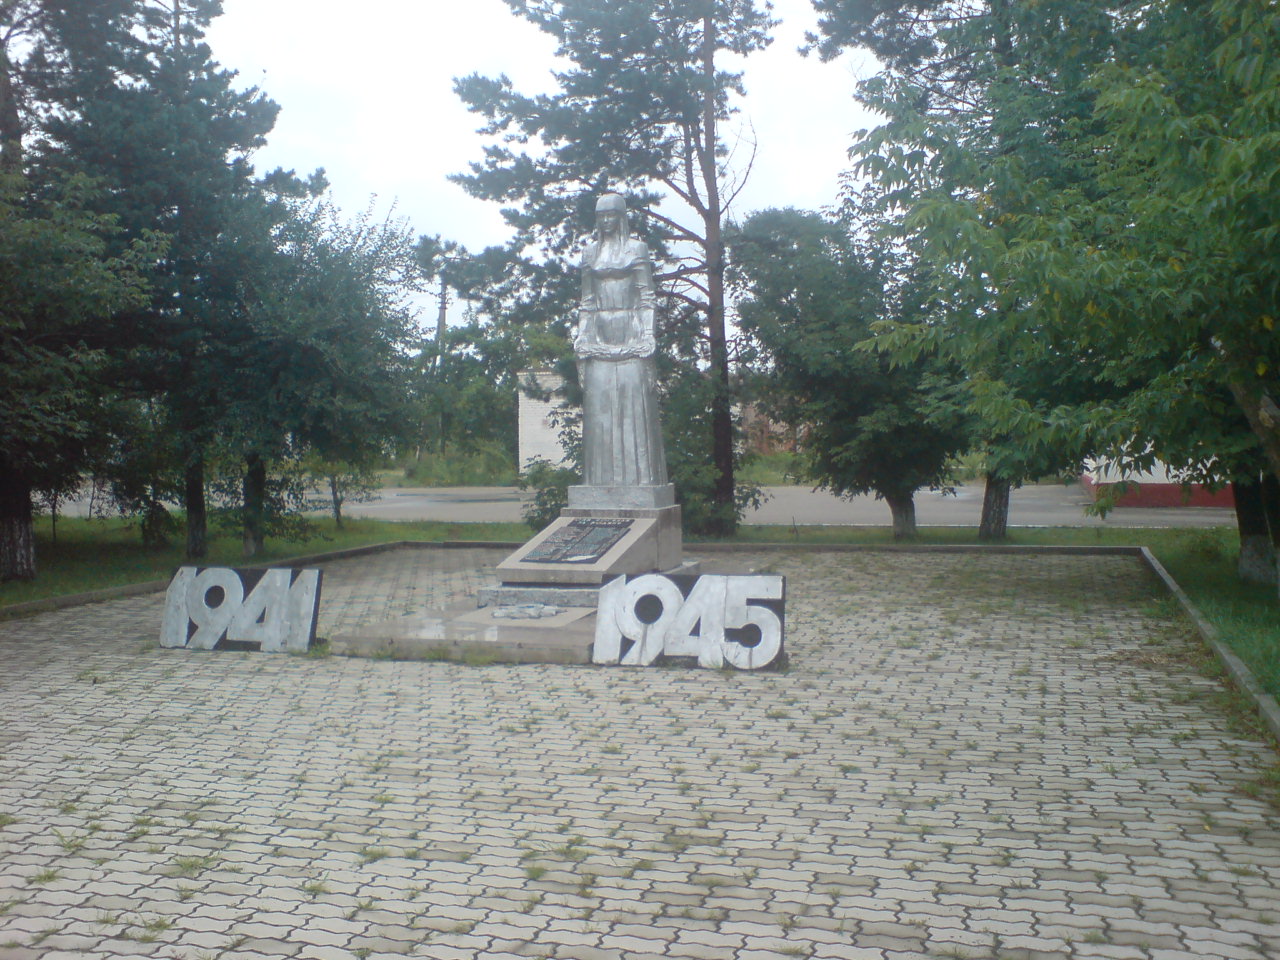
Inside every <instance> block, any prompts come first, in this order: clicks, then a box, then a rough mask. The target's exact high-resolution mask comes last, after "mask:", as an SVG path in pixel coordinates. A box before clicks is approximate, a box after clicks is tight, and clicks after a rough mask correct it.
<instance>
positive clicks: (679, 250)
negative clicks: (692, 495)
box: [456, 0, 771, 532]
mask: <svg viewBox="0 0 1280 960" xmlns="http://www.w3.org/2000/svg"><path fill="white" fill-rule="evenodd" d="M506 2H507V4H508V6H510V7H511V9H512V11H513V12H515V13H516V14H518V15H520V16H523V17H525V18H526V19H527V20H529V21H530V22H531V23H533V24H534V25H536V26H537V27H538V28H539V29H541V30H543V31H545V32H547V33H549V34H550V35H552V36H553V37H555V38H556V40H557V41H558V44H559V46H558V50H557V53H558V54H559V56H561V57H562V58H564V59H565V60H566V61H568V63H569V64H570V65H569V66H568V67H567V68H566V69H564V70H562V71H560V72H558V73H557V74H556V79H557V81H558V89H557V90H556V91H555V92H553V93H550V94H544V95H538V96H526V95H524V94H521V93H519V92H517V91H516V90H515V89H514V88H513V86H512V84H511V82H510V81H509V80H508V79H507V78H506V77H498V78H486V77H481V76H470V77H466V78H463V79H461V80H459V81H458V82H457V84H456V89H457V92H458V94H459V95H460V96H461V97H462V99H463V101H464V102H465V103H466V104H467V106H468V107H469V108H470V109H471V110H473V111H474V112H476V113H479V114H481V115H482V116H484V117H485V118H486V120H487V124H486V126H485V127H484V128H483V130H484V132H486V133H489V134H492V135H493V136H494V137H495V138H497V142H496V143H495V144H494V145H492V146H490V147H487V148H486V155H485V159H484V160H483V161H482V162H479V163H476V164H473V165H472V170H471V172H470V173H469V174H465V175H462V176H459V177H458V178H457V179H458V181H459V182H461V183H462V184H463V185H464V186H465V187H466V188H467V189H468V190H469V191H470V192H472V193H473V194H474V195H476V196H478V197H482V198H484V199H489V200H496V201H501V202H504V203H508V204H511V205H512V206H510V207H508V208H507V209H505V210H504V215H505V216H506V218H507V220H508V222H509V223H510V224H511V225H512V226H513V227H514V228H515V229H516V231H517V246H518V247H527V246H540V247H541V248H542V249H543V250H544V251H545V252H546V253H548V254H550V255H552V256H557V257H561V258H563V257H567V256H568V255H569V254H570V253H571V251H572V249H573V247H574V245H575V243H576V242H577V240H578V238H579V237H580V236H581V234H582V232H583V231H584V228H585V227H586V225H588V224H589V223H590V222H591V218H592V206H593V204H594V202H595V198H596V196H597V195H599V194H600V193H602V192H604V191H606V190H618V191H620V192H623V193H626V194H628V195H629V197H630V198H631V201H632V204H631V205H632V208H633V210H636V211H637V212H642V213H643V214H644V216H645V217H646V218H647V220H648V224H647V228H648V229H647V233H648V237H647V239H648V240H649V241H650V245H651V246H652V247H653V248H654V249H655V251H656V253H657V255H658V256H659V258H660V259H661V261H662V264H661V269H660V271H659V276H658V279H659V282H660V283H661V284H662V286H663V288H664V292H665V293H666V294H667V295H668V296H669V297H671V298H673V299H675V300H676V301H678V302H679V304H681V305H682V306H683V307H684V308H686V309H687V311H689V312H691V313H692V314H693V315H694V316H696V317H697V318H698V320H699V327H700V329H701V337H702V340H701V353H702V357H703V360H704V362H705V363H706V364H707V365H708V366H709V370H710V378H711V379H710V382H711V388H710V390H708V391H707V394H708V399H709V404H710V409H709V419H710V421H711V428H712V429H711V445H712V458H713V461H714V468H715V470H714V472H715V476H714V485H713V491H712V500H713V502H714V505H715V516H714V518H713V520H712V523H711V527H712V528H713V529H715V530H717V531H719V532H727V531H729V530H731V529H732V528H733V527H734V525H735V523H736V511H735V508H734V454H733V423H732V417H731V411H730V406H731V389H730V371H729V363H730V356H729V343H728V338H727V336H726V329H725V296H724V240H723V235H722V231H723V222H724V219H725V211H726V209H727V207H728V205H729V204H730V202H731V201H732V199H733V196H734V193H735V190H736V186H735V185H734V184H733V183H732V182H731V181H730V179H729V178H730V166H731V164H730V159H731V158H730V155H729V154H730V151H729V150H728V148H727V146H726V138H725V134H724V129H723V127H724V124H725V122H726V121H727V120H728V118H729V116H730V114H731V112H732V107H731V101H732V98H733V97H734V96H735V95H737V94H740V93H741V92H742V84H741V76H740V74H738V73H734V72H731V71H728V70H726V69H725V68H724V66H723V61H724V58H725V55H726V54H738V55H746V54H749V53H751V52H753V51H755V50H758V49H760V48H762V47H764V46H765V45H766V44H767V43H768V42H769V35H768V31H769V28H770V26H771V21H770V19H769V17H768V11H769V5H768V4H767V3H764V4H757V3H755V2H754V0H618V2H614V3H607V4H602V3H599V2H598V0H506Z"/></svg>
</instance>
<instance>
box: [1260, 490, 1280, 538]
mask: <svg viewBox="0 0 1280 960" xmlns="http://www.w3.org/2000/svg"><path fill="white" fill-rule="evenodd" d="M1262 510H1263V512H1264V513H1265V514H1266V515H1267V529H1268V530H1270V531H1271V546H1272V547H1273V548H1274V549H1275V551H1276V554H1277V556H1280V480H1277V479H1276V475H1275V474H1274V473H1271V472H1270V471H1267V470H1264V471H1263V472H1262Z"/></svg>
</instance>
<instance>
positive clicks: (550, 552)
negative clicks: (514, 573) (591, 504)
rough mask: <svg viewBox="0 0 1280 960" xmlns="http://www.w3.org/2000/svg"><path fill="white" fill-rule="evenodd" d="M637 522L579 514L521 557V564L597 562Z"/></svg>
mask: <svg viewBox="0 0 1280 960" xmlns="http://www.w3.org/2000/svg"><path fill="white" fill-rule="evenodd" d="M634 522H635V521H633V520H622V519H607V518H604V517H579V518H578V519H576V520H573V521H571V522H570V523H568V524H566V525H565V526H563V527H561V528H560V529H559V530H557V531H555V532H554V533H553V534H552V535H551V536H549V537H548V538H547V539H546V540H544V541H543V542H542V543H540V544H538V546H537V547H535V548H534V549H533V550H531V551H530V552H529V553H527V554H525V555H524V557H522V558H521V562H522V563H597V562H599V561H600V559H601V558H603V557H604V555H605V554H606V553H608V552H609V551H610V550H611V549H613V547H614V546H615V545H617V543H618V541H620V540H621V539H622V538H623V537H625V536H626V535H627V533H628V532H629V531H630V530H631V525H632V523H634Z"/></svg>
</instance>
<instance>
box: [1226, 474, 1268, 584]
mask: <svg viewBox="0 0 1280 960" xmlns="http://www.w3.org/2000/svg"><path fill="white" fill-rule="evenodd" d="M1231 492H1232V494H1234V495H1235V499H1236V530H1237V531H1238V532H1239V534H1240V559H1239V560H1238V561H1237V562H1236V572H1237V573H1238V574H1239V575H1240V579H1241V580H1244V581H1246V582H1248V583H1274V582H1275V579H1276V560H1275V547H1274V546H1272V543H1271V531H1270V529H1269V527H1268V525H1267V511H1266V507H1265V506H1264V505H1263V493H1262V481H1261V479H1250V480H1233V481H1232V482H1231Z"/></svg>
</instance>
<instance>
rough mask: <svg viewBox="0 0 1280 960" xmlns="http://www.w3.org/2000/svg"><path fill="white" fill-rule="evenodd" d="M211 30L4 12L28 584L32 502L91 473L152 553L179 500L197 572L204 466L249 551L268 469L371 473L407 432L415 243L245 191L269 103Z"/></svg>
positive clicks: (7, 236) (13, 406) (204, 0)
mask: <svg viewBox="0 0 1280 960" xmlns="http://www.w3.org/2000/svg"><path fill="white" fill-rule="evenodd" d="M219 12H220V4H219V3H218V2H216V0H59V2H58V3H53V2H40V0H0V166H3V167H4V169H5V171H7V173H5V174H4V175H3V177H0V179H2V181H3V182H2V183H0V221H3V227H4V229H3V235H0V272H2V273H4V276H3V277H2V278H0V280H2V281H3V283H4V290H5V294H6V297H5V302H4V304H3V305H0V379H2V380H3V383H0V390H3V391H4V393H5V396H4V398H3V399H4V401H5V408H4V410H2V411H0V441H2V445H0V553H3V556H4V558H5V559H4V572H3V576H5V577H8V576H30V575H32V573H33V571H34V566H33V560H32V557H31V542H32V538H31V526H30V493H29V491H30V488H31V486H32V485H33V484H34V485H35V486H36V488H37V489H40V490H42V491H58V490H61V489H64V488H66V487H74V486H75V485H77V484H78V482H79V481H80V479H81V477H82V476H83V473H84V471H85V470H86V469H87V468H89V467H91V466H92V467H93V468H94V470H95V472H99V471H101V474H102V475H105V477H106V479H108V480H109V481H110V483H111V486H112V488H113V490H114V492H115V499H116V502H117V503H118V504H120V505H122V506H123V507H124V508H125V509H127V510H129V511H131V512H133V513H134V514H135V515H137V516H139V517H140V518H141V519H142V528H143V534H144V538H148V537H150V538H151V539H158V538H159V536H161V535H162V534H163V526H164V524H163V523H162V522H160V521H162V520H163V513H164V511H163V507H162V505H161V501H162V499H164V498H168V497H170V496H172V495H173V493H174V491H175V490H176V491H179V492H181V493H182V494H185V502H186V507H187V520H188V551H189V553H190V554H191V555H192V556H200V555H201V554H202V553H203V551H204V544H205V536H206V534H205V507H204V503H205V488H206V476H205V473H206V471H205V463H206V460H207V459H208V458H210V457H216V458H217V459H218V460H219V461H220V462H222V463H223V464H226V463H228V462H234V463H236V464H238V465H239V466H238V468H236V469H235V470H234V472H235V473H236V474H237V477H236V480H237V482H238V483H239V482H240V481H241V480H243V491H242V495H243V499H244V500H245V506H244V509H243V510H242V515H243V518H244V521H245V527H246V534H247V536H246V543H247V545H248V546H249V547H250V549H256V548H257V546H259V545H260V543H261V535H262V532H263V529H264V527H263V521H264V519H266V516H265V513H266V501H267V499H268V497H267V491H268V488H270V487H272V486H273V485H274V486H276V487H280V486H281V483H280V482H278V481H279V479H280V478H276V477H273V476H272V475H271V473H272V470H273V463H274V462H275V460H276V459H277V458H281V457H284V458H287V459H288V460H289V461H292V462H295V463H296V461H297V460H298V459H299V458H300V457H301V456H302V454H303V453H304V452H310V453H312V454H313V456H314V457H321V458H329V459H330V460H333V461H335V462H336V461H342V462H347V463H363V462H364V461H365V460H367V452H368V451H369V450H374V451H379V452H381V451H382V450H384V449H385V448H386V446H387V445H388V444H389V442H390V440H391V438H393V437H398V436H400V435H401V433H402V428H403V427H404V426H405V425H406V424H407V423H409V422H411V418H410V417H408V416H407V415H406V410H407V406H406V389H407V383H408V373H407V366H408V364H407V361H406V354H407V349H408V347H409V346H410V344H411V342H412V341H414V340H415V339H416V330H414V329H412V324H413V317H412V311H411V310H410V309H409V305H408V303H407V301H406V300H405V297H406V295H407V294H408V293H409V292H411V291H412V290H413V289H414V288H415V284H416V280H415V278H416V276H417V267H416V264H415V263H414V261H413V258H412V256H411V253H412V251H411V245H410V243H409V237H408V233H407V230H405V229H403V228H401V227H399V226H397V225H394V224H388V223H376V222H371V221H369V220H368V219H367V218H366V219H361V220H357V221H355V222H354V223H347V222H343V221H341V220H340V218H338V217H337V215H336V213H335V212H334V211H333V210H332V209H331V208H330V207H328V206H327V205H326V204H325V203H324V202H323V201H322V200H317V199H316V197H317V196H318V195H320V194H321V193H323V190H324V188H325V184H324V181H323V176H322V175H320V174H316V175H313V176H312V177H310V178H309V179H307V180H300V179H299V178H297V177H295V176H293V175H292V174H289V173H284V172H279V171H278V172H276V173H274V174H272V175H269V176H268V177H267V178H264V179H259V178H257V177H256V176H255V173H254V170H253V167H252V165H251V156H252V153H253V151H254V150H255V149H256V148H257V147H259V146H261V144H262V143H263V142H264V138H265V136H266V134H267V132H268V131H269V130H270V129H271V126H272V124H273V122H274V118H275V115H276V107H275V105H274V104H273V103H271V102H270V101H269V100H268V99H266V97H265V96H263V95H262V94H261V92H260V91H257V90H256V89H253V88H250V89H241V88H238V87H237V86H236V83H235V74H234V73H233V72H231V71H228V70H225V69H223V68H222V67H220V66H219V65H218V64H217V63H216V62H215V60H214V59H213V56H212V52H211V51H210V50H209V48H208V46H207V45H206V44H205V43H204V41H203V35H204V31H205V28H206V27H207V26H208V24H209V22H210V20H211V19H212V18H213V17H215V16H216V15H217V14H218V13H219ZM90 441H92V443H91V442H90ZM90 453H93V454H94V457H93V458H92V463H91V462H90V458H89V454H90ZM295 472H296V471H295ZM175 477H176V479H177V482H174V481H175Z"/></svg>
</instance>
